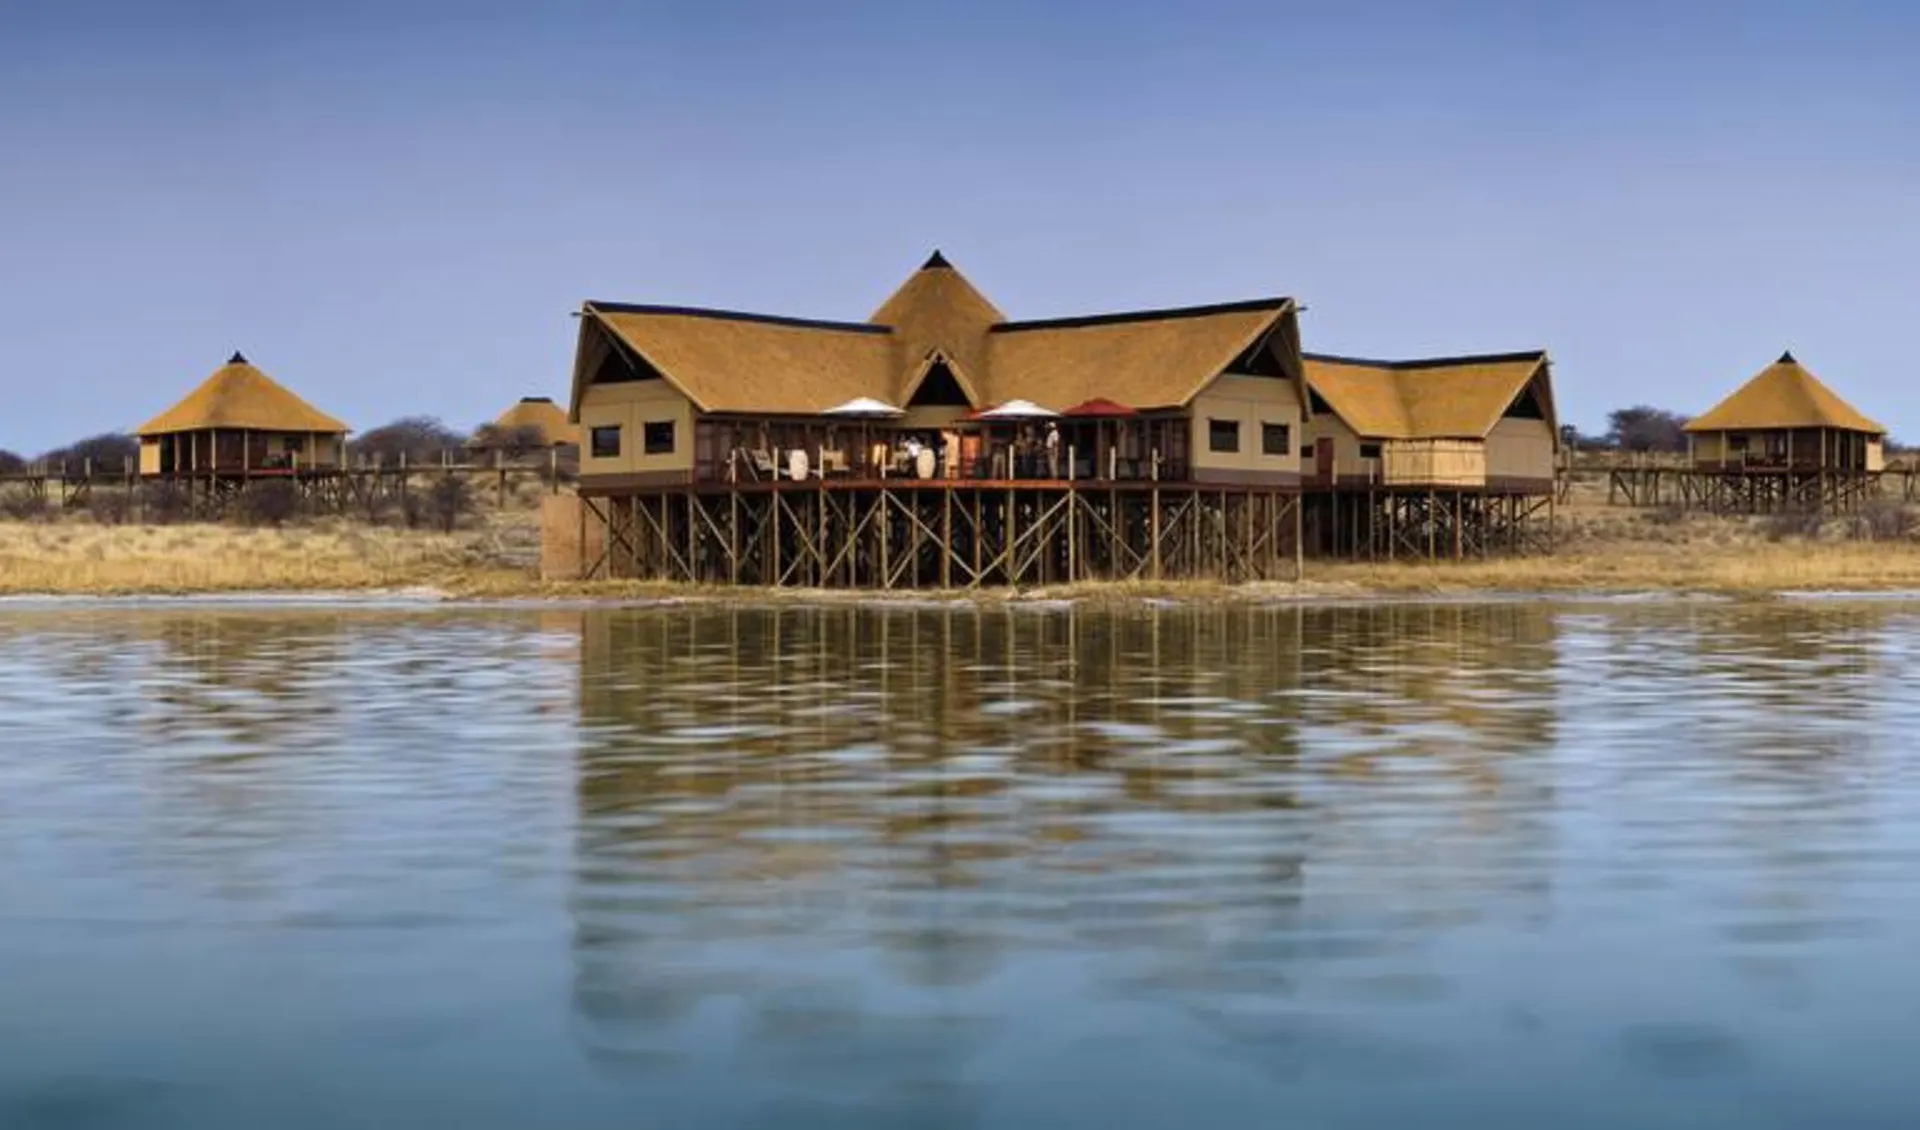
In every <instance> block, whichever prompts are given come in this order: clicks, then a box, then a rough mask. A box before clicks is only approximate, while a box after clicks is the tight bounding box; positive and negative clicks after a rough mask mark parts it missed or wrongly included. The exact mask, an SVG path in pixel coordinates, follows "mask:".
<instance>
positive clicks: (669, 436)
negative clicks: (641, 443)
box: [644, 420, 673, 455]
mask: <svg viewBox="0 0 1920 1130" xmlns="http://www.w3.org/2000/svg"><path fill="white" fill-rule="evenodd" d="M644 439H645V440H646V447H645V449H644V450H645V451H646V453H647V454H648V455H672V454H673V421H672V420H648V421H647V431H646V435H645V437H644Z"/></svg>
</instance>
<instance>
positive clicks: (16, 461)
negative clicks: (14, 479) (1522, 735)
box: [0, 451, 27, 475]
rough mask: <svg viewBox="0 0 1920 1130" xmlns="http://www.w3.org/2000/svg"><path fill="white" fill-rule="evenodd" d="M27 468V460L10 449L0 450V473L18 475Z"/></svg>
mask: <svg viewBox="0 0 1920 1130" xmlns="http://www.w3.org/2000/svg"><path fill="white" fill-rule="evenodd" d="M26 469H27V461H26V460H25V459H22V458H21V457H20V456H18V455H15V454H14V453H13V452H11V451H0V475H18V474H20V473H21V472H22V471H25V470H26Z"/></svg>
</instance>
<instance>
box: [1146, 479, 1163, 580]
mask: <svg viewBox="0 0 1920 1130" xmlns="http://www.w3.org/2000/svg"><path fill="white" fill-rule="evenodd" d="M1150 470H1151V471H1152V474H1153V490H1152V494H1153V498H1152V504H1153V508H1152V511H1151V512H1150V514H1149V516H1148V519H1147V521H1148V534H1149V536H1150V537H1152V539H1153V579H1154V580H1156V581H1157V580H1159V579H1160V449H1159V448H1157V447H1156V448H1154V449H1153V464H1152V466H1151V468H1150Z"/></svg>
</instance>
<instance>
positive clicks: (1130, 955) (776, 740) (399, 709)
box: [0, 604, 1920, 1130]
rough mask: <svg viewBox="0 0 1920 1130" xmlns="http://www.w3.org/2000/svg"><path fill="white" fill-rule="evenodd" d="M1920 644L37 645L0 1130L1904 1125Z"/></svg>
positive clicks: (628, 624)
mask: <svg viewBox="0 0 1920 1130" xmlns="http://www.w3.org/2000/svg"><path fill="white" fill-rule="evenodd" d="M1917 627H1920V607H1914V606H1903V605H1895V604H1883V605H1823V606H1779V605H1775V606H1750V607H1735V606H1717V605H1692V606H1689V605H1613V606H1573V605H1560V606H1556V605H1544V604H1507V605H1480V606H1435V607H1412V606H1387V607H1375V608H1346V609H1331V608H1330V609H1315V610H1305V611H1302V610H1297V609H1295V610H1288V609H1261V610H1249V609H1232V610H1219V609H1212V610H1201V611H1195V610H1185V609H1163V610H1159V611H1153V610H1145V611H1134V612H1126V613H1109V612H1092V611H1086V610H1081V611H1066V610H1032V609H1028V610H1019V611H1004V610H995V611H989V612H983V613H971V612H966V611H958V610H942V609H910V608H899V609H867V610H852V609H837V608H836V609H828V610H820V611H804V610H794V609H787V610H784V611H780V612H772V611H753V610H742V611H720V610H712V609H702V610H689V609H667V610H645V611H619V612H604V611H596V612H586V613H581V612H551V611H543V612H520V611H472V610H468V611H384V612H383V611H366V610H362V611H346V610H325V609H320V610H315V609H305V610H299V609H283V610H273V609H263V608H254V609H246V608H229V609H225V610H222V609H214V608H190V607H178V606H176V607H172V608H158V609H153V608H148V609H131V608H111V607H96V608H92V609H86V610H74V609H63V610H57V611H55V610H34V609H32V608H15V609H12V610H8V611H4V612H0V733H3V734H4V737H0V1127H6V1128H7V1130H20V1128H29V1127H63V1128H65V1127H87V1128H93V1127H121V1126H126V1127H142V1128H146V1127H191V1128H194V1130H209V1128H226V1127H247V1128H254V1127H268V1126H271V1127H359V1126H364V1127H394V1126H427V1125H444V1126H458V1127H474V1128H482V1130H484V1128H491V1127H527V1126H569V1127H574V1126H578V1127H622V1128H626V1127H642V1126H644V1127H680V1126H684V1127H703V1128H704V1127H728V1126H741V1127H836V1128H838V1127H863V1126H905V1125H913V1126H928V1127H1014V1126H1021V1127H1024V1126H1044V1127H1048V1128H1056V1127H1069V1126H1087V1127H1121V1126H1150V1125H1165V1126H1175V1125H1177V1126H1184V1127H1199V1126H1256V1125H1257V1126H1281V1125H1285V1126H1297V1127H1320V1126H1326V1127H1404V1126H1449V1127H1451V1126H1459V1127H1488V1126H1555V1127H1606V1128H1608V1130H1617V1128H1619V1127H1627V1126H1673V1127H1682V1126H1686V1127H1695V1126H1708V1125H1716V1126H1717V1125H1738V1126H1741V1127H1743V1128H1753V1127H1822V1128H1826V1127H1852V1126H1862V1127H1864V1126H1889V1127H1891V1126H1912V1125H1914V1124H1915V1123H1916V1120H1920V1082H1916V1071H1915V1069H1914V1066H1913V1061H1914V1048H1915V1046H1916V1043H1917V1042H1920V969H1917V968H1916V956H1917V955H1920V879H1917V878H1916V876H1917V875H1920V769H1916V766H1920V750H1916V749H1915V744H1916V743H1915V740H1914V734H1915V733H1916V732H1917V731H1920V689H1916V688H1917V687H1920V648H1917V647H1916V639H1917V638H1920V637H1917V636H1916V631H1915V629H1916V628H1917Z"/></svg>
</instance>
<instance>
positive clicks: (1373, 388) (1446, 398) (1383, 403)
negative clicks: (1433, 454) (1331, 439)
mask: <svg viewBox="0 0 1920 1130" xmlns="http://www.w3.org/2000/svg"><path fill="white" fill-rule="evenodd" d="M1305 363H1306V372H1307V386H1308V387H1309V388H1310V389H1312V390H1313V391H1314V392H1316V393H1319V394H1320V398H1321V399H1322V400H1324V401H1326V404H1327V407H1329V408H1331V409H1333V413H1334V415H1336V416H1338V417H1340V419H1341V420H1342V421H1344V422H1345V423H1346V425H1347V426H1348V427H1349V428H1352V429H1353V430H1354V433H1355V434H1357V435H1360V436H1363V437H1365V438H1368V439H1485V438H1486V436H1487V434H1488V433H1489V432H1491V431H1493V427H1494V425H1495V424H1497V423H1499V422H1500V417H1501V416H1502V415H1504V414H1505V413H1506V411H1507V409H1508V408H1509V407H1511V406H1512V405H1513V402H1514V401H1515V400H1517V399H1518V398H1519V397H1520V394H1521V393H1522V392H1524V391H1526V388H1527V385H1528V384H1529V383H1531V382H1532V381H1533V380H1534V378H1535V377H1537V376H1541V375H1543V374H1544V373H1545V371H1546V368H1547V355H1546V354H1545V353H1543V352H1533V353H1498V354H1485V355H1480V356H1472V357H1437V358H1430V359H1426V360H1417V361H1369V360H1362V359H1360V358H1355V357H1333V356H1328V355H1326V354H1316V353H1309V354H1306V356H1305ZM1543 407H1544V408H1545V410H1546V416H1547V422H1548V424H1549V425H1552V424H1553V406H1552V402H1551V399H1550V398H1548V399H1547V400H1546V402H1545V403H1544V405H1543Z"/></svg>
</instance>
